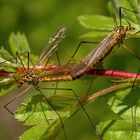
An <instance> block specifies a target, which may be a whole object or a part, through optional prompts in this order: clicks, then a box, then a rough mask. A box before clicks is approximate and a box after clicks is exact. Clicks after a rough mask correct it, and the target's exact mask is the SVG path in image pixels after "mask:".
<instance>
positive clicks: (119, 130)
mask: <svg viewBox="0 0 140 140" xmlns="http://www.w3.org/2000/svg"><path fill="white" fill-rule="evenodd" d="M101 126H104V127H105V126H106V128H107V127H108V122H105V123H103V124H100V127H101ZM132 130H133V127H132V122H130V121H128V120H118V121H116V122H115V123H114V124H113V125H112V126H111V127H110V128H109V129H107V131H106V133H105V134H104V137H103V138H104V139H105V140H110V139H112V140H120V139H123V140H135V138H136V136H137V139H140V129H136V132H135V133H136V136H135V134H133V135H132Z"/></svg>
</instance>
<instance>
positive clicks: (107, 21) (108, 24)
mask: <svg viewBox="0 0 140 140" xmlns="http://www.w3.org/2000/svg"><path fill="white" fill-rule="evenodd" d="M78 21H79V22H80V24H81V25H82V26H83V27H85V28H87V29H93V30H97V31H98V30H100V31H101V30H105V31H111V30H112V29H113V28H114V21H113V19H112V18H111V17H107V16H102V15H83V16H79V17H78Z"/></svg>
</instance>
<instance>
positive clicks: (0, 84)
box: [0, 78, 16, 96]
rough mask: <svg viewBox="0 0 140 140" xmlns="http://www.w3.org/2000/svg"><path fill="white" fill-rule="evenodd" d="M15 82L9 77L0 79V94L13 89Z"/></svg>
mask: <svg viewBox="0 0 140 140" xmlns="http://www.w3.org/2000/svg"><path fill="white" fill-rule="evenodd" d="M15 87H16V84H14V83H13V82H12V81H11V78H5V79H3V80H1V81H0V96H3V95H5V94H7V93H8V92H9V91H11V90H12V89H14V88H15Z"/></svg>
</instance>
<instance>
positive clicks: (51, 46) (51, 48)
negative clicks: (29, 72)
mask: <svg viewBox="0 0 140 140" xmlns="http://www.w3.org/2000/svg"><path fill="white" fill-rule="evenodd" d="M66 30H67V28H66V26H64V25H63V26H62V27H60V29H58V31H57V32H56V33H55V34H54V35H53V36H52V37H51V38H50V39H49V41H48V43H47V44H46V45H45V47H44V50H43V51H42V53H41V55H40V57H39V59H38V64H43V63H47V62H48V60H49V58H50V57H51V56H52V55H53V54H54V53H55V52H56V50H57V46H58V45H59V44H60V43H61V42H62V40H63V38H65V32H66Z"/></svg>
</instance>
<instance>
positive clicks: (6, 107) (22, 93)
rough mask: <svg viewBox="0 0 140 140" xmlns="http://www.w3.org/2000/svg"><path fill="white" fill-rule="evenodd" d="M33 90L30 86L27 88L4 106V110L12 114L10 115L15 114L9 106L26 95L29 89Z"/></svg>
mask: <svg viewBox="0 0 140 140" xmlns="http://www.w3.org/2000/svg"><path fill="white" fill-rule="evenodd" d="M30 88H31V86H29V87H28V88H26V89H25V90H24V91H23V92H21V93H20V94H18V95H17V96H16V97H15V98H13V99H12V100H11V101H9V102H8V103H7V104H6V105H4V108H5V109H6V110H7V111H8V112H9V113H10V114H12V115H13V114H14V113H13V112H12V111H11V110H10V109H9V108H8V105H9V104H11V103H12V102H14V101H15V100H16V99H17V98H18V97H20V96H22V95H24V94H25V93H26V92H27V91H28V90H29V89H30Z"/></svg>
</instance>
